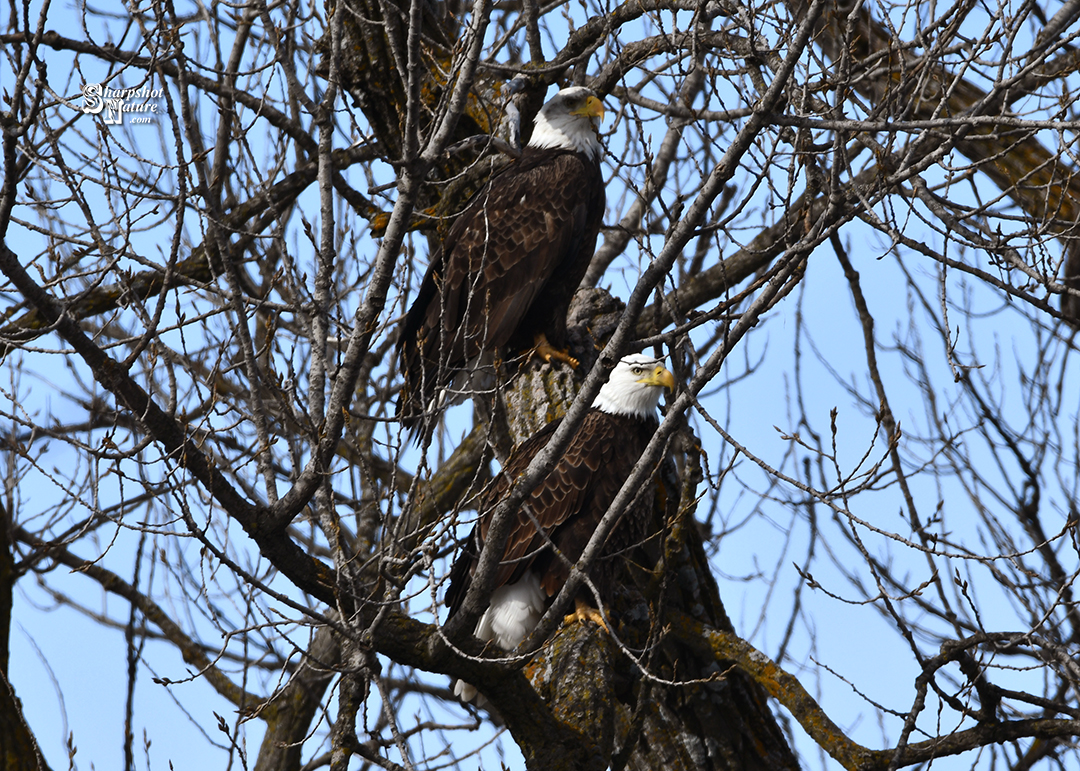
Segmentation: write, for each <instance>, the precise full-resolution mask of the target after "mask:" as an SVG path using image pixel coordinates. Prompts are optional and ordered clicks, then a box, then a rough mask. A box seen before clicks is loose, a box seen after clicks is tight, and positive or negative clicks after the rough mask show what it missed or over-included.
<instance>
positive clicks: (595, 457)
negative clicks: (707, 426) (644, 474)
mask: <svg viewBox="0 0 1080 771" xmlns="http://www.w3.org/2000/svg"><path fill="white" fill-rule="evenodd" d="M674 387H675V378H674V377H673V376H672V374H671V372H669V371H668V370H667V369H665V368H664V366H663V365H662V364H661V363H660V360H659V359H653V358H651V357H649V356H645V355H643V354H631V355H630V356H626V357H624V358H623V359H622V361H620V362H619V363H618V364H617V365H616V366H615V369H613V370H612V372H611V377H610V378H609V379H608V382H607V383H605V384H604V386H603V388H601V389H600V393H598V394H597V396H596V399H595V400H594V401H593V404H592V407H591V408H590V409H589V411H588V412H587V413H586V415H585V420H584V421H583V422H582V424H581V426H580V428H578V430H577V433H575V434H574V437H573V438H572V439H571V440H570V444H569V445H568V446H567V448H566V450H565V452H564V453H563V455H562V457H561V458H560V459H559V461H558V463H556V465H555V467H554V468H553V469H552V470H551V473H549V474H548V475H547V476H546V477H545V478H544V479H543V480H542V481H541V482H540V484H539V485H537V487H536V488H535V489H534V490H533V491H532V492H531V493H530V494H529V495H528V497H527V498H526V499H525V505H524V506H523V508H525V507H527V508H528V510H529V511H530V512H531V513H532V515H533V517H535V519H536V523H537V524H539V526H540V529H539V530H538V529H537V527H536V525H534V524H533V521H532V519H530V518H529V516H528V514H526V513H525V512H524V511H519V512H518V513H517V521H516V522H515V524H514V526H513V529H512V531H511V533H510V537H509V538H508V539H507V542H506V548H505V550H504V551H503V556H502V559H501V560H500V562H501V565H500V567H499V570H498V572H497V573H496V575H495V583H494V592H493V593H492V595H491V604H490V605H489V607H488V609H487V610H486V611H485V612H484V615H483V616H481V618H480V621H479V623H478V624H477V625H476V632H475V634H476V637H477V638H478V639H480V640H484V641H489V640H494V641H495V643H496V644H497V645H498V646H499V647H500V648H502V649H504V650H513V649H514V648H516V647H517V646H518V644H520V643H521V641H522V640H524V639H525V637H526V636H527V635H528V634H529V632H531V631H532V630H533V628H535V626H536V624H537V623H538V622H539V621H540V617H541V616H542V615H543V613H544V609H545V608H546V607H547V603H548V601H549V600H550V598H552V597H554V596H555V595H556V594H558V592H559V590H560V589H562V586H563V584H564V583H566V579H567V578H568V577H569V575H570V565H571V564H573V563H574V562H576V561H577V560H578V558H580V557H581V553H582V552H583V551H584V549H585V546H586V545H587V544H588V542H589V539H590V538H591V537H592V534H593V531H594V530H595V529H596V527H597V525H599V524H600V520H601V518H603V516H604V513H605V512H606V511H607V509H608V506H610V505H611V502H612V501H613V500H614V499H615V495H616V494H617V493H618V492H619V489H620V488H621V487H622V485H623V483H624V482H625V481H626V480H627V478H628V477H629V476H630V471H631V470H632V469H633V468H634V464H636V463H637V461H638V459H639V458H640V457H641V454H642V453H643V452H644V451H645V447H646V445H647V444H648V443H649V440H650V439H651V438H652V435H653V433H654V432H655V431H656V428H657V426H658V425H659V424H658V422H657V418H656V407H657V404H659V402H660V397H661V395H662V393H663V390H664V389H665V388H667V389H674ZM558 422H559V421H555V422H552V423H549V424H548V425H547V426H545V427H544V428H543V429H542V430H541V431H539V432H538V433H537V434H535V435H534V436H532V437H531V438H530V439H528V440H526V441H525V442H523V443H522V444H521V445H520V446H519V447H518V448H517V449H516V450H515V451H514V452H513V454H512V455H511V456H510V459H509V460H508V461H507V463H506V466H505V468H504V469H503V471H502V473H501V474H500V475H499V476H498V478H497V479H496V480H495V482H494V483H493V485H492V487H491V488H490V490H489V491H488V493H487V494H486V495H485V496H484V498H483V500H482V501H481V504H480V507H479V509H480V518H479V521H478V522H477V524H476V527H475V528H474V529H473V532H472V534H471V535H470V536H469V538H468V539H467V540H466V542H465V546H464V548H463V549H462V550H461V553H460V554H459V555H458V558H457V560H456V561H455V562H454V566H453V568H451V570H450V588H449V589H447V591H446V598H445V602H446V604H447V605H448V606H449V607H450V616H453V615H454V614H455V613H456V612H457V611H458V609H459V608H460V607H461V603H462V601H464V599H465V595H466V593H467V592H468V590H469V584H470V583H471V581H472V575H473V571H475V569H476V564H477V561H478V560H479V556H480V551H481V550H482V549H483V548H484V539H485V537H486V536H487V532H488V529H489V528H490V527H491V519H492V512H493V510H494V509H495V507H496V505H497V504H498V503H499V501H500V500H502V499H503V498H504V497H505V496H506V495H507V494H508V493H509V491H510V488H511V487H512V486H513V484H514V482H515V481H516V480H517V478H518V477H519V476H520V475H521V474H522V473H523V472H524V471H525V469H526V468H527V467H528V465H529V461H531V460H532V459H533V457H534V456H535V455H536V454H537V453H538V452H540V451H541V450H542V449H543V448H544V447H545V446H546V445H547V443H548V441H549V440H550V439H551V435H552V434H553V433H554V431H555V428H556V427H557V425H558ZM645 498H646V499H647V501H646V503H645V504H644V505H645V506H647V507H648V508H649V509H650V510H651V506H652V498H653V496H652V495H646V496H645ZM640 509H641V507H637V508H636V509H633V510H631V511H630V512H629V513H628V514H626V515H624V516H623V518H622V519H621V520H620V521H619V522H618V523H617V525H616V526H615V528H614V529H612V530H611V531H610V533H609V535H608V539H607V542H606V543H605V545H604V550H603V552H602V553H601V555H600V559H599V560H597V562H596V563H594V564H593V565H592V566H591V568H590V575H591V577H592V579H593V582H594V583H595V584H596V585H597V586H598V588H600V591H601V593H602V594H603V592H604V585H605V583H607V581H606V580H605V579H606V576H608V575H609V574H610V573H611V568H612V556H613V555H615V554H618V553H619V552H621V551H623V550H624V549H626V548H627V547H629V546H631V545H633V544H634V543H636V542H637V541H638V540H639V539H641V538H642V536H643V535H644V530H645V524H646V522H645V521H644V519H643V517H642V516H641V515H640V513H638V512H639V511H640ZM635 513H637V516H636V517H635V516H634V514H635ZM550 544H554V545H555V546H556V547H557V548H558V549H559V552H561V554H562V558H560V557H559V556H558V555H556V553H555V552H554V551H553V550H552V548H551V545H550ZM583 597H584V595H583ZM583 597H582V598H579V599H578V614H577V616H578V617H579V618H580V617H582V616H583V615H584V616H585V617H590V618H598V617H594V616H593V615H592V614H590V613H589V612H588V611H587V610H585V608H584V603H583V601H582V599H583ZM454 693H455V694H456V695H458V696H460V697H461V698H462V699H463V700H465V701H469V700H471V699H472V697H473V696H474V695H475V694H476V689H475V688H473V687H472V686H470V685H468V684H466V683H462V682H458V683H457V684H456V686H455V688H454Z"/></svg>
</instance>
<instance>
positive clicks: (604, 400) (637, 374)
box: [592, 353, 675, 418]
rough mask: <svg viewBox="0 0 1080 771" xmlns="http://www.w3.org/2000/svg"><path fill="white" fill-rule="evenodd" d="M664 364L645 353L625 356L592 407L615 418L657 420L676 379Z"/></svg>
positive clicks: (612, 371) (616, 366)
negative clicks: (666, 390) (655, 418)
mask: <svg viewBox="0 0 1080 771" xmlns="http://www.w3.org/2000/svg"><path fill="white" fill-rule="evenodd" d="M661 361H662V360H661V359H654V358H653V357H651V356H646V355H645V354H643V353H632V354H630V355H629V356H623V357H622V359H621V360H620V361H619V363H618V364H616V365H615V369H613V370H611V377H609V378H608V381H607V382H606V383H604V385H603V387H602V388H601V389H600V393H598V394H597V395H596V399H594V400H593V404H592V406H593V407H596V408H597V409H598V410H601V411H603V412H607V413H610V414H612V415H632V416H634V417H637V418H649V417H656V407H657V405H659V404H660V397H661V396H662V395H663V393H664V389H665V388H667V389H668V390H669V391H674V390H675V376H674V375H672V374H671V372H669V371H668V370H667V369H666V368H665V367H664V365H663V364H662V363H661Z"/></svg>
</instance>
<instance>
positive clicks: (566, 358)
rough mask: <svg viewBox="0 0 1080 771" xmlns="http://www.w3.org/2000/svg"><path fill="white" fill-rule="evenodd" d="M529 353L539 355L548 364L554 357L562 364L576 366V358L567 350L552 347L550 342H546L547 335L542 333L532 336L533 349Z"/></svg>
mask: <svg viewBox="0 0 1080 771" xmlns="http://www.w3.org/2000/svg"><path fill="white" fill-rule="evenodd" d="M531 354H532V355H533V356H539V357H540V358H541V359H543V360H544V361H546V362H547V363H548V364H550V363H551V360H552V359H556V360H558V361H561V362H563V363H564V364H569V365H570V369H577V368H578V360H577V359H575V358H574V357H573V356H571V355H570V354H569V353H568V352H566V351H560V350H559V349H558V348H554V347H552V345H551V343H549V342H548V339H547V335H545V334H543V333H541V334H539V335H537V336H536V337H534V338H533V349H532V351H531Z"/></svg>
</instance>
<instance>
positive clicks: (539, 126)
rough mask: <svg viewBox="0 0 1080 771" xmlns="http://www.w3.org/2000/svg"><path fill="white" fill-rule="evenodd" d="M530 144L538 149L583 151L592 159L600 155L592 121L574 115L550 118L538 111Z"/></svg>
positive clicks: (582, 152)
mask: <svg viewBox="0 0 1080 771" xmlns="http://www.w3.org/2000/svg"><path fill="white" fill-rule="evenodd" d="M528 146H529V147H531V148H533V149H536V150H567V151H569V152H572V153H581V154H583V155H585V156H586V157H587V158H588V159H589V160H591V161H595V160H596V159H597V158H599V157H600V140H599V139H598V138H597V136H596V130H595V129H594V128H593V125H592V122H591V121H589V120H583V119H582V118H580V117H578V116H572V115H571V116H559V117H556V118H552V119H551V120H548V118H547V116H545V115H544V113H543V112H540V113H538V114H537V116H536V124H535V125H534V127H533V132H532V136H531V137H530V138H529V144H528Z"/></svg>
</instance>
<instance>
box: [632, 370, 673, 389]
mask: <svg viewBox="0 0 1080 771" xmlns="http://www.w3.org/2000/svg"><path fill="white" fill-rule="evenodd" d="M638 382H639V383H642V384H644V385H651V386H663V387H664V388H666V389H667V390H669V391H672V392H674V391H675V376H674V375H672V374H671V372H670V371H669V370H668V369H667V368H665V367H664V365H663V364H657V365H656V369H654V370H653V371H652V372H650V373H649V374H648V375H647V376H646V377H643V378H641V380H639V381H638Z"/></svg>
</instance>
